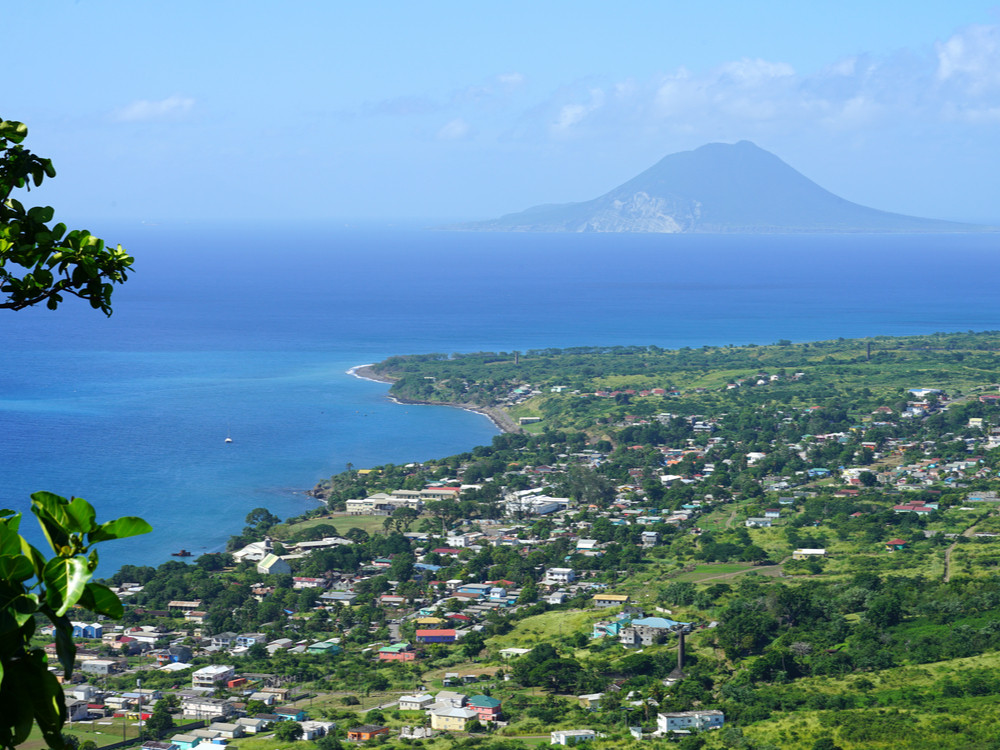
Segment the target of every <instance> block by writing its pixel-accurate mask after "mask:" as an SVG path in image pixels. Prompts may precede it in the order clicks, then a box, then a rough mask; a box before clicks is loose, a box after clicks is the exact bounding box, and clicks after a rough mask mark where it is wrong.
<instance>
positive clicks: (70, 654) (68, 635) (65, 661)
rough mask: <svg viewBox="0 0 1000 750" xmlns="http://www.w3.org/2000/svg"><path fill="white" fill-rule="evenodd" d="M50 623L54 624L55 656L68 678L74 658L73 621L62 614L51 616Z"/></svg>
mask: <svg viewBox="0 0 1000 750" xmlns="http://www.w3.org/2000/svg"><path fill="white" fill-rule="evenodd" d="M50 619H51V620H52V624H53V625H54V626H55V630H54V635H55V639H56V656H57V657H58V658H59V663H60V664H61V665H62V668H63V670H64V671H65V673H66V678H69V676H70V674H72V672H73V663H74V661H75V660H76V643H75V642H74V641H73V623H72V622H70V621H69V618H68V617H66V616H65V615H63V616H62V617H55V616H53V617H51V618H50Z"/></svg>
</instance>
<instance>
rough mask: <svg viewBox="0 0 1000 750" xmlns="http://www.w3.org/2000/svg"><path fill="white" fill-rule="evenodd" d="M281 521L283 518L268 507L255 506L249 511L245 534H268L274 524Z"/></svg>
mask: <svg viewBox="0 0 1000 750" xmlns="http://www.w3.org/2000/svg"><path fill="white" fill-rule="evenodd" d="M279 523H281V519H280V518H278V517H277V516H276V515H274V514H273V513H272V512H271V511H269V510H268V509H267V508H254V509H253V510H252V511H250V512H249V513H247V517H246V524H247V526H246V529H244V532H243V533H244V534H266V533H267V532H268V531H270V530H271V527H272V526H275V525H276V524H279Z"/></svg>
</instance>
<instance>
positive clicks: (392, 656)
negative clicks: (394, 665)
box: [378, 641, 417, 661]
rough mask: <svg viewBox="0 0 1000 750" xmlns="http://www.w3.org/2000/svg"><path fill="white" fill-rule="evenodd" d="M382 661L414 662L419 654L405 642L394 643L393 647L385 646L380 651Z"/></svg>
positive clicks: (379, 655)
mask: <svg viewBox="0 0 1000 750" xmlns="http://www.w3.org/2000/svg"><path fill="white" fill-rule="evenodd" d="M378 658H379V660H380V661H413V660H415V659H416V658H417V653H416V652H415V651H414V650H413V647H412V646H410V644H409V643H406V642H405V641H404V642H403V643H394V644H392V645H391V646H383V647H382V648H380V649H379V650H378Z"/></svg>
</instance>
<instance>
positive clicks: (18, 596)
mask: <svg viewBox="0 0 1000 750" xmlns="http://www.w3.org/2000/svg"><path fill="white" fill-rule="evenodd" d="M31 503H32V504H31V511H32V513H34V515H35V517H36V518H37V519H38V522H39V524H40V525H41V527H42V531H43V532H44V534H45V538H46V540H47V541H48V542H49V545H50V546H51V547H52V551H53V553H54V556H53V557H51V558H49V559H47V558H46V557H45V555H43V554H42V553H41V552H40V551H39V550H38V549H36V548H35V547H33V546H32V545H30V544H29V543H28V542H27V541H26V540H25V539H24V537H22V536H21V535H20V533H19V530H20V524H21V514H20V513H15V512H14V511H12V510H0V706H2V707H3V710H0V745H2V746H3V747H4V748H13V747H15V746H16V745H19V744H20V743H22V742H24V741H25V740H26V739H27V738H28V735H29V734H30V732H31V727H32V724H33V723H34V722H37V724H38V726H39V728H40V729H41V730H42V736H43V738H44V739H45V742H46V743H47V744H48V746H49V747H51V748H54V749H56V750H60V749H61V748H63V747H64V742H63V737H62V726H63V723H64V722H65V720H66V707H65V703H64V701H63V692H62V687H61V686H60V684H59V682H58V681H57V680H56V677H55V676H54V675H53V674H52V673H51V672H50V671H49V669H48V659H47V657H46V655H45V652H44V651H43V650H42V649H40V648H37V647H32V645H31V638H32V636H33V635H34V633H35V628H36V624H37V616H38V615H43V616H45V617H46V618H48V619H49V621H51V623H52V625H53V626H54V634H55V642H56V653H57V656H58V659H59V663H60V664H61V666H62V668H63V671H64V674H65V676H66V677H67V678H68V677H69V676H70V675H71V674H72V672H73V663H74V660H75V658H76V646H75V645H74V643H73V626H72V623H71V622H70V620H69V617H68V616H67V613H68V612H69V610H70V609H71V608H72V607H75V606H80V607H83V608H84V609H86V610H89V611H90V612H94V613H96V614H103V615H107V616H109V617H113V618H118V617H121V615H122V605H121V602H120V601H119V599H118V597H117V596H116V595H115V594H114V592H112V591H111V589H109V588H108V587H107V586H105V585H104V584H101V583H96V582H92V581H91V580H90V579H91V577H92V576H93V574H94V571H95V569H96V568H97V562H98V555H97V551H96V550H94V549H92V546H93V545H95V544H98V543H100V542H105V541H109V540H112V539H120V538H123V537H128V536H133V535H136V534H144V533H146V532H148V531H150V530H151V527H150V526H149V524H147V523H146V522H145V521H143V520H142V519H141V518H133V517H125V518H119V519H117V520H114V521H108V522H106V523H103V524H100V523H97V520H96V513H95V511H94V508H93V506H91V505H90V503H88V502H87V501H86V500H83V499H82V498H74V499H71V500H67V499H66V498H63V497H60V496H58V495H54V494H52V493H50V492H36V493H35V494H33V495H32V496H31Z"/></svg>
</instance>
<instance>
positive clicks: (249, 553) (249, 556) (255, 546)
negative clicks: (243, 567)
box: [188, 537, 274, 611]
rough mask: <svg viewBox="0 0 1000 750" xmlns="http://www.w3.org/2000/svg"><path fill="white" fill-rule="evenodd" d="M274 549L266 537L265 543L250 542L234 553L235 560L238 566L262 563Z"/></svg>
mask: <svg viewBox="0 0 1000 750" xmlns="http://www.w3.org/2000/svg"><path fill="white" fill-rule="evenodd" d="M273 548H274V545H273V544H272V543H271V540H270V538H269V537H264V541H262V542H250V544H248V545H247V546H245V547H243V548H242V549H238V550H236V551H235V552H233V560H234V561H236V563H237V564H238V563H242V562H260V561H261V560H263V559H264V558H265V557H267V556H268V555H269V554H271V550H272V549H273ZM192 609H200V607H193V608H192ZM188 611H190V610H188Z"/></svg>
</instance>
